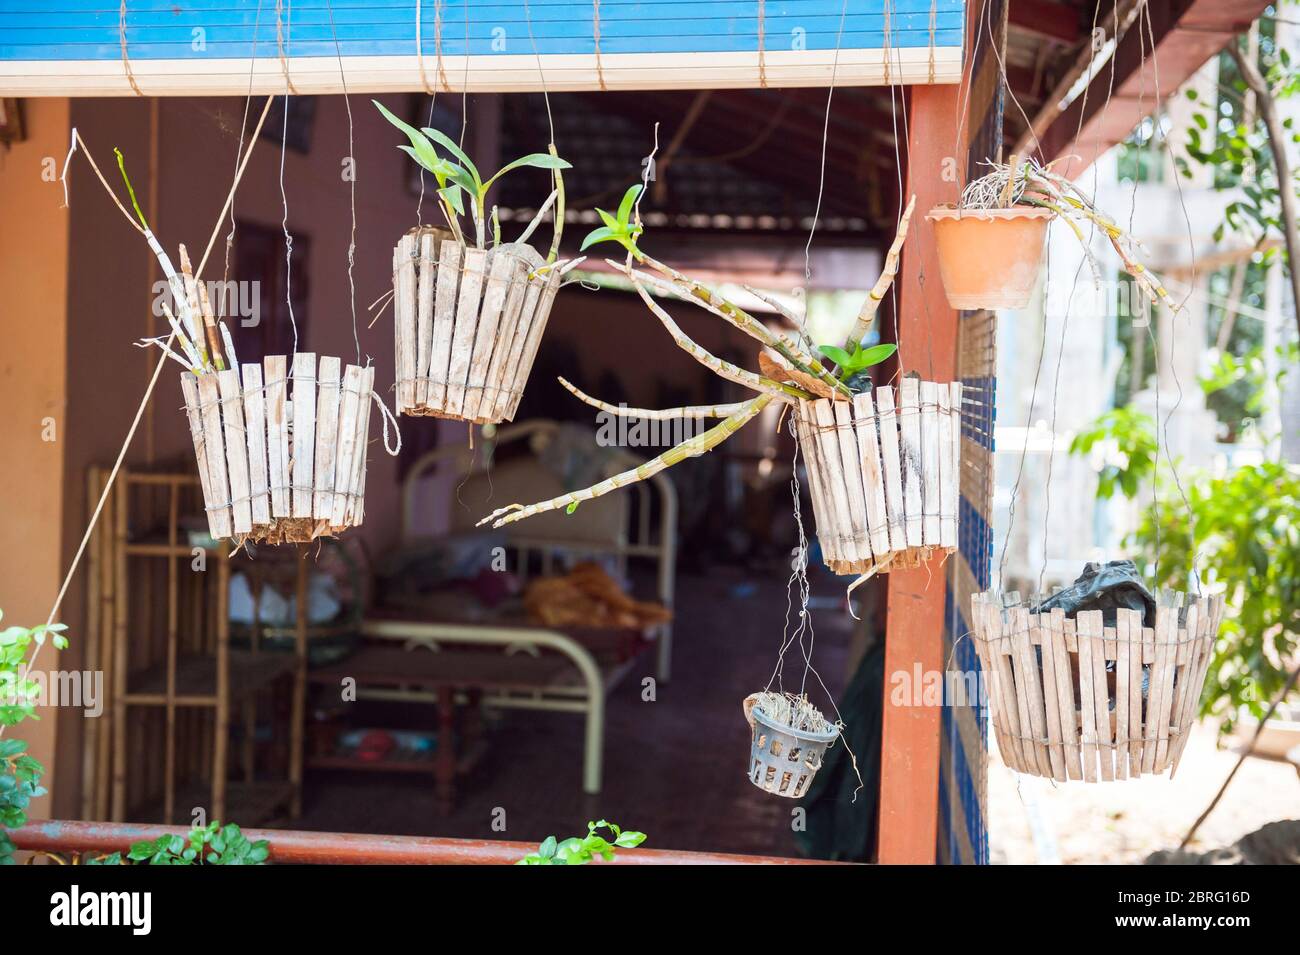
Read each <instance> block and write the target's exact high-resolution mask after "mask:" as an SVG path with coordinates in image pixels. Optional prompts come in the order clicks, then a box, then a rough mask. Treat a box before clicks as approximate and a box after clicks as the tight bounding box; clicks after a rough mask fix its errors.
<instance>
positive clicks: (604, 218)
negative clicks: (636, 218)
mask: <svg viewBox="0 0 1300 955" xmlns="http://www.w3.org/2000/svg"><path fill="white" fill-rule="evenodd" d="M596 215H598V216H600V221H601V222H603V223H605V225H607V226H609V228H611V229H613V230H614V231H615V232H626V231H627V230H626V229H624V228H623V223H621V222H619V221H618V220H617V219H615V218H614V217H613V216H612V215H610V214H609V213H608V212H606V211H605V210H604V209H597V210H596Z"/></svg>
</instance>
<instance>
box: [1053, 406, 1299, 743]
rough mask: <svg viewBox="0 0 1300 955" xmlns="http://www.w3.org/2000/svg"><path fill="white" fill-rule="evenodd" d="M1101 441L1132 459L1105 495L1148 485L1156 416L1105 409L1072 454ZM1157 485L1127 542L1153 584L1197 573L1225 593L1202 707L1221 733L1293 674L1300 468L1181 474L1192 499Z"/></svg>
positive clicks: (1105, 477) (1182, 584)
mask: <svg viewBox="0 0 1300 955" xmlns="http://www.w3.org/2000/svg"><path fill="white" fill-rule="evenodd" d="M1103 442H1105V443H1108V444H1110V445H1112V446H1113V447H1114V448H1115V449H1116V450H1117V451H1118V452H1119V453H1120V454H1122V455H1125V456H1127V458H1128V461H1129V464H1128V466H1127V467H1126V468H1118V467H1117V466H1114V465H1109V464H1108V465H1107V471H1110V473H1109V474H1108V473H1107V471H1103V474H1102V480H1101V482H1100V483H1099V484H1098V490H1097V496H1098V497H1099V498H1109V497H1111V496H1112V495H1113V494H1114V493H1115V492H1116V491H1119V492H1120V493H1121V494H1122V495H1123V496H1125V497H1127V498H1130V499H1131V498H1134V497H1136V496H1137V494H1138V492H1139V491H1140V490H1141V489H1143V488H1148V487H1150V486H1151V481H1152V478H1153V472H1154V471H1155V468H1156V463H1157V462H1156V460H1155V456H1154V452H1155V432H1154V428H1153V423H1152V421H1151V419H1150V417H1149V416H1147V415H1143V414H1139V413H1137V412H1134V411H1133V410H1132V409H1129V408H1117V409H1115V410H1114V411H1110V412H1107V413H1106V414H1105V415H1102V416H1101V417H1100V418H1099V419H1098V420H1097V421H1096V422H1095V423H1094V424H1093V425H1092V426H1091V427H1090V428H1089V429H1088V430H1086V431H1084V432H1081V433H1080V434H1079V435H1078V436H1077V437H1076V438H1075V440H1074V443H1073V444H1072V445H1071V452H1072V453H1076V454H1087V453H1089V452H1090V451H1091V450H1092V449H1093V447H1095V446H1097V445H1098V444H1101V443H1103ZM1112 469H1113V470H1112ZM1156 485H1157V490H1156V497H1155V500H1154V501H1153V503H1152V504H1150V506H1148V507H1146V508H1145V509H1144V511H1143V513H1142V516H1141V518H1140V521H1139V524H1138V527H1137V529H1136V530H1135V531H1134V532H1133V533H1132V534H1131V535H1130V536H1129V537H1128V538H1127V540H1126V541H1125V544H1126V545H1127V546H1128V547H1130V548H1132V550H1133V551H1134V554H1135V559H1137V561H1138V564H1139V566H1142V567H1144V568H1145V571H1146V573H1147V574H1148V575H1149V576H1151V578H1152V580H1151V584H1152V585H1153V586H1154V587H1168V588H1171V589H1176V590H1184V589H1186V588H1187V582H1188V580H1189V577H1190V575H1191V574H1192V573H1193V571H1195V572H1197V573H1199V574H1200V577H1201V579H1202V581H1203V586H1204V587H1205V588H1206V589H1207V590H1210V591H1214V590H1222V591H1223V593H1224V597H1225V600H1226V602H1227V612H1226V613H1225V614H1224V620H1223V625H1222V627H1221V628H1220V630H1219V638H1218V640H1217V642H1216V643H1215V648H1214V657H1213V659H1212V661H1211V664H1210V669H1209V676H1208V678H1207V682H1206V687H1205V691H1204V696H1203V697H1202V699H1201V711H1200V712H1201V715H1203V716H1211V715H1212V716H1216V717H1220V718H1221V719H1222V721H1223V722H1222V723H1221V724H1220V732H1221V733H1228V732H1230V731H1231V730H1232V727H1233V723H1234V721H1235V718H1236V715H1237V712H1238V710H1239V709H1240V708H1241V707H1243V706H1244V707H1246V708H1247V709H1248V710H1249V711H1250V712H1252V713H1254V714H1255V715H1256V716H1262V715H1263V712H1264V708H1265V706H1266V705H1267V703H1268V702H1269V701H1270V700H1271V699H1272V698H1273V696H1274V695H1275V694H1277V693H1278V691H1279V690H1281V688H1282V686H1283V684H1284V683H1285V682H1286V677H1287V675H1288V669H1287V667H1286V661H1287V660H1289V659H1292V658H1293V657H1294V655H1295V654H1296V652H1297V650H1300V522H1297V520H1296V514H1297V513H1300V471H1298V470H1297V469H1295V468H1292V467H1288V466H1287V465H1285V464H1283V463H1280V462H1277V461H1263V462H1261V463H1258V464H1248V465H1244V466H1241V467H1237V468H1236V469H1234V470H1232V471H1231V472H1229V473H1227V474H1225V475H1213V474H1205V473H1190V474H1184V475H1182V485H1183V490H1184V491H1185V492H1186V498H1187V499H1186V501H1185V502H1184V500H1183V492H1182V491H1180V490H1179V488H1178V487H1177V486H1176V485H1175V484H1174V482H1172V481H1169V480H1167V479H1161V480H1157V481H1156ZM1189 512H1190V513H1189ZM1193 534H1194V535H1195V538H1194V539H1193ZM1193 561H1195V567H1193Z"/></svg>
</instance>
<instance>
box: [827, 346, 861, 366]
mask: <svg viewBox="0 0 1300 955" xmlns="http://www.w3.org/2000/svg"><path fill="white" fill-rule="evenodd" d="M821 353H822V354H823V355H825V356H826V357H827V358H829V359H830V360H831V361H833V362H835V364H837V365H839V366H840V367H841V368H848V367H849V366H850V365H851V364H852V363H853V356H852V355H850V354H849V353H848V352H846V351H845V350H844V349H843V348H839V347H837V346H835V345H823V346H822V347H821Z"/></svg>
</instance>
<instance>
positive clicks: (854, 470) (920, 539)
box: [796, 378, 962, 574]
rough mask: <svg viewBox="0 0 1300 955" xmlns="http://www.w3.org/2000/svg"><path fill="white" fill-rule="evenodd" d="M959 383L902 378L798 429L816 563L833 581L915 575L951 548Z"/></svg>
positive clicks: (804, 420) (821, 408)
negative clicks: (818, 553) (818, 554)
mask: <svg viewBox="0 0 1300 955" xmlns="http://www.w3.org/2000/svg"><path fill="white" fill-rule="evenodd" d="M961 388H962V386H961V383H960V382H935V381H921V380H919V379H917V378H904V379H902V381H901V382H900V383H899V385H898V386H897V388H895V387H893V386H882V387H879V388H877V389H875V392H874V394H873V393H871V392H869V391H868V392H863V393H862V394H858V395H855V396H854V398H853V400H852V401H838V400H831V399H828V398H818V399H816V400H812V401H808V400H804V401H801V402H800V404H799V413H798V416H797V420H796V427H797V428H798V436H799V446H800V448H801V449H802V450H803V454H804V463H805V466H806V468H807V471H808V482H809V485H810V487H809V491H810V494H811V496H812V504H813V515H814V517H815V518H816V521H817V540H818V542H819V543H820V544H821V550H822V559H823V560H824V561H825V563H826V566H827V567H829V568H830V569H831V570H833V571H835V573H837V574H866V573H875V572H884V571H888V570H893V569H898V568H905V567H915V566H918V565H919V564H921V563H923V562H925V561H926V560H928V559H929V558H930V556H931V555H932V554H933V553H935V552H936V551H947V552H951V551H953V550H955V549H956V547H957V510H958V508H957V504H958V488H959V484H960V467H961Z"/></svg>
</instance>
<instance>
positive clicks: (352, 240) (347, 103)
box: [285, 0, 424, 365]
mask: <svg viewBox="0 0 1300 955" xmlns="http://www.w3.org/2000/svg"><path fill="white" fill-rule="evenodd" d="M417 2H418V0H417ZM325 8H326V9H327V10H328V11H329V16H330V33H331V34H332V35H333V37H334V55H335V56H336V57H337V58H338V61H339V82H340V83H341V84H342V86H343V107H344V108H345V109H346V110H347V113H348V159H350V160H351V161H352V163H353V166H352V169H351V173H352V175H351V177H350V178H349V180H348V182H349V186H350V189H349V196H348V204H349V209H350V212H351V214H352V231H351V232H350V233H349V234H348V293H349V294H348V304H349V305H350V306H351V309H352V342H353V344H354V345H355V346H356V350H357V364H358V365H359V364H361V336H360V335H359V334H358V332H357V283H356V278H355V276H354V275H353V270H354V267H355V266H356V260H357V170H356V161H357V156H356V150H355V148H354V145H353V130H352V102H351V100H350V99H349V98H348V79H347V76H346V75H345V73H344V70H343V50H342V48H341V47H340V46H339V35H338V31H337V30H336V29H335V27H334V4H333V2H332V0H325ZM417 22H418V21H417ZM421 73H422V74H423V69H421ZM285 113H286V115H287V114H288V110H287V109H286V110H285ZM420 180H421V183H423V180H424V177H423V175H422V176H421V177H420Z"/></svg>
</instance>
